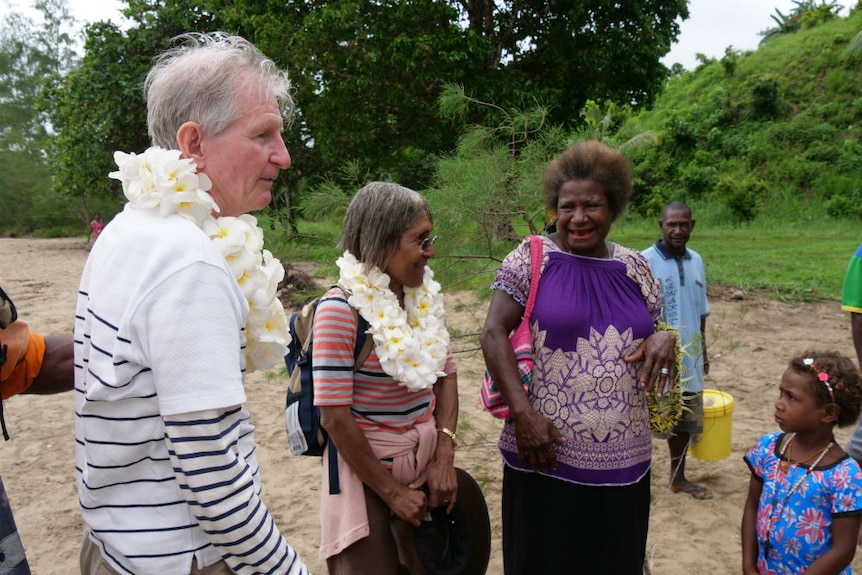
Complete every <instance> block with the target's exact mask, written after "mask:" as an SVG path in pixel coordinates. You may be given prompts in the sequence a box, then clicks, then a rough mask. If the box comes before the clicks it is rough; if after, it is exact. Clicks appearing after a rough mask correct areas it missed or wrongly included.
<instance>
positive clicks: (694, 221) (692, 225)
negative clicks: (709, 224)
mask: <svg viewBox="0 0 862 575" xmlns="http://www.w3.org/2000/svg"><path fill="white" fill-rule="evenodd" d="M696 223H697V220H691V229H694V224H696Z"/></svg>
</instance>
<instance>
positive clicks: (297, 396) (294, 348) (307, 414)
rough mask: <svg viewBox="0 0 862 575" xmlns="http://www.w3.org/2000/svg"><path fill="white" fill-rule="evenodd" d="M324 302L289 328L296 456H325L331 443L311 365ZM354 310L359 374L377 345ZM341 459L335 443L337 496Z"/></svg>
mask: <svg viewBox="0 0 862 575" xmlns="http://www.w3.org/2000/svg"><path fill="white" fill-rule="evenodd" d="M339 287H340V286H339ZM342 290H343V288H342ZM343 291H344V290H343ZM345 293H346V292H345ZM320 299H321V298H317V299H315V300H314V301H311V302H309V303H307V304H306V305H305V306H303V308H302V309H301V310H299V311H298V312H294V313H293V314H291V316H290V322H289V324H288V329H289V331H290V337H291V340H290V345H288V347H287V355H285V356H284V364H285V366H286V367H287V374H288V385H287V401H286V404H285V408H284V421H285V426H286V428H287V439H288V443H289V445H290V452H291V453H293V455H312V456H321V455H323V451H324V448H325V447H326V443H327V442H328V441H329V436H328V435H327V434H326V430H324V429H323V428H322V427H321V426H320V408H318V407H316V406H315V405H314V368H313V366H312V365H311V357H312V351H313V347H314V333H313V330H312V327H313V325H314V314H315V312H316V311H317V305H318V304H319V303H320ZM329 299H341V301H344V302H347V297H346V295H345V297H344V298H337V297H336V298H329ZM350 309H351V310H352V311H353V315H354V316H355V317H356V323H357V329H356V346H355V347H354V349H353V359H354V363H353V371H354V372H355V371H357V370H358V369H359V368H360V366H362V364H363V363H365V360H366V359H368V355H369V354H370V353H371V344H372V343H373V341H372V340H371V338H368V337H367V334H366V333H365V332H366V331H367V330H368V322H367V321H366V320H365V319H364V318H363V317H362V316H361V315H359V312H357V311H356V309H355V308H353V307H351V308H350ZM337 455H338V452H337V451H336V449H335V444H334V443H333V444H332V446H331V447H330V449H329V470H330V473H329V492H330V493H333V494H335V493H339V492H340V490H339V487H338V458H337Z"/></svg>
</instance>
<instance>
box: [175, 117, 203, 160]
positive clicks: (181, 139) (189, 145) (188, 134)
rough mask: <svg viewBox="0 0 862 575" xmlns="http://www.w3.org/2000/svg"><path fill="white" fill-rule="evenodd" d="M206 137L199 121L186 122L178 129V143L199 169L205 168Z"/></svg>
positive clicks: (183, 153)
mask: <svg viewBox="0 0 862 575" xmlns="http://www.w3.org/2000/svg"><path fill="white" fill-rule="evenodd" d="M205 137H206V134H204V131H203V128H201V125H200V124H198V123H197V122H186V123H185V124H183V125H182V126H180V129H179V130H177V145H179V147H180V152H182V155H183V157H184V158H189V159H191V160H193V161H194V163H195V165H196V166H197V169H198V171H201V170H203V169H204V164H205V159H204V152H203V140H204V138H205Z"/></svg>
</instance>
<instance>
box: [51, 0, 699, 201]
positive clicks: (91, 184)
mask: <svg viewBox="0 0 862 575" xmlns="http://www.w3.org/2000/svg"><path fill="white" fill-rule="evenodd" d="M127 4H128V8H127V9H126V10H125V11H124V13H125V14H126V16H127V17H128V18H129V19H130V21H131V24H132V25H131V26H129V27H128V28H127V29H125V30H120V29H119V28H117V27H116V26H115V25H113V24H109V23H98V24H95V25H91V26H90V27H88V29H87V32H86V33H87V41H86V44H85V50H86V53H85V55H84V59H83V61H82V65H81V67H80V69H78V70H76V71H75V72H74V73H73V74H71V75H70V76H69V77H68V78H62V79H61V78H58V79H57V82H55V84H54V85H53V86H52V88H51V91H50V92H49V94H48V96H47V98H46V100H45V107H44V110H45V111H46V112H47V113H49V114H50V117H51V122H52V123H53V124H54V125H55V126H56V129H57V131H58V137H57V138H56V140H54V142H53V143H52V147H51V154H50V157H51V158H52V160H51V161H52V164H51V168H52V170H53V171H54V173H55V174H56V177H57V179H56V188H57V189H59V190H66V191H67V192H69V193H73V194H84V195H86V194H99V195H105V194H108V195H110V194H115V193H116V192H114V191H113V190H114V188H113V187H112V186H111V184H110V182H109V181H108V180H106V179H105V177H104V176H105V174H106V172H107V171H110V169H111V164H112V163H111V158H110V152H111V151H113V150H115V149H124V150H134V149H142V148H143V147H145V146H146V143H145V134H146V132H145V129H144V118H145V114H144V109H143V100H142V96H141V94H140V82H141V80H142V79H143V76H144V74H145V71H146V68H147V67H148V65H149V63H150V61H151V58H152V57H153V56H154V55H155V54H157V53H158V51H159V50H160V49H162V48H163V47H165V46H166V45H167V42H168V40H169V39H170V37H171V36H173V35H175V34H177V33H180V32H184V31H188V30H213V29H216V28H218V29H224V30H225V31H228V32H230V33H238V34H241V35H243V36H246V37H247V38H249V39H250V40H252V41H253V42H254V43H255V44H257V45H258V46H259V47H260V48H261V49H262V50H263V51H264V52H265V53H267V54H268V55H270V56H272V57H273V58H274V59H275V60H276V61H277V62H278V63H279V64H280V65H282V66H284V67H287V68H288V69H289V70H290V72H291V77H292V81H293V83H294V86H295V89H296V94H295V95H296V99H297V102H298V113H297V116H296V121H295V124H294V125H293V126H292V127H291V128H290V129H289V130H288V131H286V133H285V135H286V140H287V143H288V149H289V150H290V151H291V155H292V157H293V160H294V164H293V167H292V168H291V170H289V171H288V172H286V173H285V175H284V176H283V182H282V184H283V187H284V189H286V190H287V191H288V192H290V191H291V190H295V189H298V188H300V183H301V182H302V181H308V182H311V183H312V185H311V186H302V187H307V188H308V189H313V188H314V184H315V183H319V182H324V181H331V180H332V178H327V177H326V174H330V173H334V172H336V171H337V170H338V169H339V168H340V167H341V166H343V165H345V162H352V163H355V164H356V165H357V166H358V167H359V168H360V169H361V170H362V171H365V172H368V173H369V174H372V177H374V178H378V179H393V180H397V181H399V182H401V183H404V184H405V185H409V186H412V187H415V188H419V189H421V188H423V187H425V186H427V185H428V184H429V183H430V182H431V178H432V174H433V171H434V162H435V160H436V158H437V157H438V155H439V154H441V153H445V152H447V151H449V150H451V149H453V148H454V146H455V144H456V142H457V139H458V135H459V131H460V126H459V125H458V124H456V123H454V122H452V121H451V120H450V119H448V118H446V117H441V116H440V115H439V114H438V113H437V110H436V102H437V98H438V96H439V95H440V93H441V90H442V87H443V86H444V85H445V84H447V83H457V84H461V85H464V86H465V87H467V88H468V89H469V90H470V92H471V93H474V94H476V97H477V98H479V99H481V100H483V101H489V102H491V101H493V102H496V103H498V104H499V105H501V106H503V107H506V108H519V109H527V108H530V107H533V106H541V107H543V108H545V109H546V110H547V114H548V117H549V119H550V120H552V121H554V122H556V123H560V124H567V125H575V124H577V123H578V122H579V121H580V119H579V116H578V113H579V111H580V109H581V107H582V106H583V104H584V103H585V102H586V100H587V99H590V98H592V99H603V100H617V101H621V102H626V103H630V104H634V105H636V106H640V105H644V104H648V103H649V102H651V101H652V100H653V98H654V97H655V96H656V94H657V93H658V91H659V90H660V88H661V86H662V83H663V82H664V80H665V78H666V75H667V70H666V69H665V68H664V66H663V65H662V64H661V63H660V58H661V57H662V56H663V55H664V54H665V53H667V52H668V51H669V49H670V46H671V43H672V42H673V41H674V40H675V38H676V36H677V34H678V32H679V28H678V21H679V20H678V19H679V18H685V17H687V16H688V12H687V8H686V2H685V0H631V1H629V2H624V3H623V2H617V3H608V2H605V1H603V0H580V1H573V0H565V1H562V2H555V3H545V2H538V1H536V0H526V1H525V0H517V1H516V0H509V1H501V2H489V1H488V0H339V1H338V2H333V1H331V0H309V1H305V2H290V3H287V4H285V3H283V2H275V1H274V0H242V1H240V0H193V1H187V0H183V1H180V0H127ZM484 113H486V111H485V110H481V109H480V110H473V112H472V114H473V115H472V116H471V117H470V118H469V121H471V122H476V121H483V120H486V119H487V118H483V116H482V114H484ZM294 204H295V198H293V197H292V195H291V194H290V193H287V194H286V195H285V200H284V201H281V202H279V205H278V208H279V209H282V208H287V209H288V210H289V209H290V208H291V207H293V205H294Z"/></svg>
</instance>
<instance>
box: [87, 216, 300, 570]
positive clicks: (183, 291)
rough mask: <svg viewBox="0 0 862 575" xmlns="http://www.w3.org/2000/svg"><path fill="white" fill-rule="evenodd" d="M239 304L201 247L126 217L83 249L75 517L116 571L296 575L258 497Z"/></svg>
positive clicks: (242, 304) (295, 562)
mask: <svg viewBox="0 0 862 575" xmlns="http://www.w3.org/2000/svg"><path fill="white" fill-rule="evenodd" d="M247 315H248V305H247V303H246V301H245V298H244V297H243V296H242V294H241V292H240V291H239V287H238V286H237V283H236V281H235V280H234V278H233V276H232V275H231V273H230V270H229V269H228V267H227V265H226V264H225V261H224V259H223V258H222V256H221V255H220V254H219V252H218V251H217V250H216V249H215V247H214V246H213V244H212V242H211V241H210V240H209V239H208V238H207V237H206V235H205V234H204V233H203V232H202V231H201V230H200V229H199V228H198V227H197V226H196V225H195V224H194V223H193V222H191V221H189V220H186V219H184V218H182V217H179V216H169V217H166V218H165V217H161V216H159V215H158V214H157V212H155V211H152V210H143V209H135V208H131V207H129V206H127V207H126V209H125V211H124V212H123V213H121V214H119V215H118V216H117V217H116V218H114V220H113V221H112V222H111V223H110V224H109V225H108V226H107V227H106V228H105V231H104V232H103V233H102V235H101V236H100V237H99V241H98V242H96V243H95V244H94V246H93V249H92V252H91V254H90V257H89V259H88V261H87V264H86V267H85V269H84V273H83V276H82V279H81V285H80V290H79V294H78V304H77V309H76V317H75V416H76V417H75V443H76V449H75V467H76V471H77V479H78V495H79V498H80V504H81V514H82V516H83V519H84V522H85V523H86V524H87V527H88V529H89V533H90V537H91V539H92V540H93V541H94V542H95V543H96V545H97V546H98V547H99V548H100V549H101V551H102V556H103V557H104V558H105V559H106V560H107V561H108V562H109V563H110V564H111V566H112V567H113V568H114V569H116V570H117V571H119V572H120V573H135V574H153V575H172V574H176V575H182V574H187V573H189V572H190V570H191V564H192V559H193V558H194V559H195V560H196V561H197V565H198V566H199V567H204V566H207V565H210V564H213V563H215V562H218V561H220V560H222V559H224V560H225V561H226V562H227V563H228V565H229V566H230V567H231V568H232V569H233V570H234V571H235V572H236V573H239V574H252V573H267V574H289V575H300V574H306V573H307V572H308V571H307V569H306V567H305V565H304V564H303V563H302V561H301V560H300V558H299V556H298V554H297V553H296V552H295V551H294V550H293V549H292V548H291V547H290V546H289V545H288V544H287V542H286V541H285V540H284V538H283V537H282V536H281V534H280V532H279V530H278V528H277V527H276V525H275V523H274V522H273V519H272V517H271V516H270V514H269V512H268V511H267V508H266V506H265V505H264V504H263V502H262V500H261V497H260V480H259V477H258V465H257V460H256V458H255V442H254V427H253V426H252V425H251V423H250V421H249V413H248V412H247V411H246V410H245V409H244V408H243V407H242V405H243V403H244V402H245V392H244V389H243V373H244V370H245V358H244V350H243V346H244V344H245V335H244V333H243V331H242V329H243V326H244V324H245V319H246V316H247Z"/></svg>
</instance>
